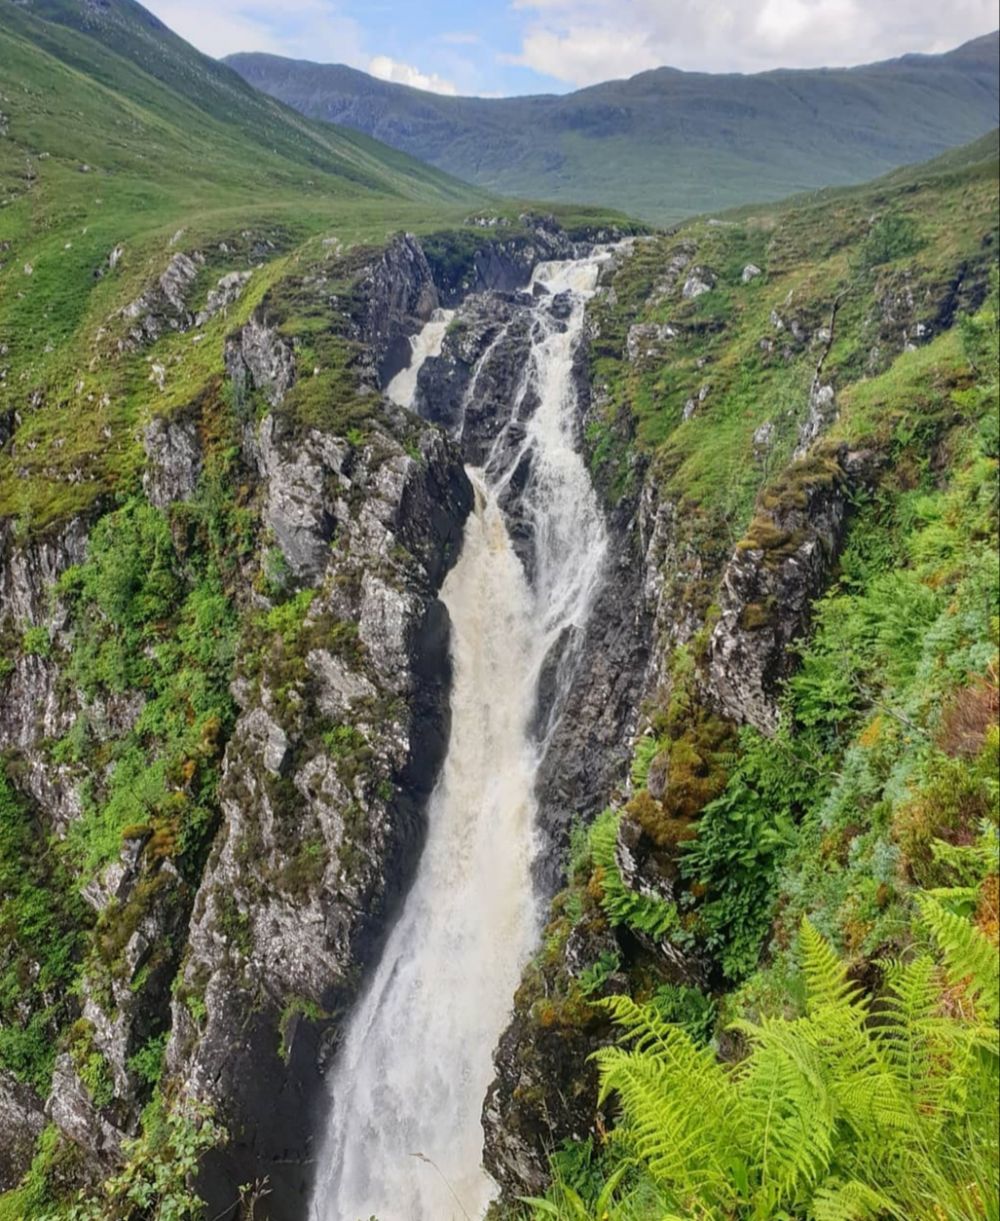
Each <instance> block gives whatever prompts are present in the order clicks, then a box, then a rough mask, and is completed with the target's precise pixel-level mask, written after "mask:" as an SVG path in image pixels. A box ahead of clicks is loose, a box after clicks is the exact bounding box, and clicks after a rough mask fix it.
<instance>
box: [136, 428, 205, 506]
mask: <svg viewBox="0 0 1000 1221" xmlns="http://www.w3.org/2000/svg"><path fill="white" fill-rule="evenodd" d="M143 445H144V446H145V450H146V469H145V471H144V472H143V476H142V486H143V490H144V491H145V493H146V496H147V497H148V499H149V503H150V504H152V505H155V507H156V508H158V509H165V508H167V506H168V505H171V504H173V503H174V502H175V501H177V500H189V499H190V498H191V496H193V495H194V490H195V488H196V487H197V486H198V479H199V477H200V476H201V468H202V457H201V446H200V445H199V442H198V429H197V424H196V422H195V421H194V420H191V419H186V420H185V419H179V420H165V419H162V418H161V417H156V418H155V419H153V420H151V421H150V422H149V424H147V425H146V428H145V430H144V431H143Z"/></svg>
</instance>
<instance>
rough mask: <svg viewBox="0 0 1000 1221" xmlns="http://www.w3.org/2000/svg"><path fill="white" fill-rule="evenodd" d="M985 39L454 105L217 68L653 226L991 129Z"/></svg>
mask: <svg viewBox="0 0 1000 1221" xmlns="http://www.w3.org/2000/svg"><path fill="white" fill-rule="evenodd" d="M997 37H998V36H997V35H996V34H993V35H989V36H987V37H984V38H980V39H977V40H975V41H974V42H970V43H967V44H966V45H964V46H962V47H959V48H958V49H957V50H955V51H952V52H950V53H949V54H946V55H933V56H923V55H908V56H904V57H903V58H902V59H898V60H891V61H888V62H885V63H877V64H871V65H867V66H864V67H859V68H850V69H820V70H808V71H774V72H766V73H761V74H759V75H754V76H742V75H709V74H706V73H694V72H678V71H675V70H673V69H670V68H660V69H657V70H655V71H652V72H644V73H641V74H640V75H638V76H635V77H632V78H631V79H630V80H624V81H609V82H607V83H605V84H601V85H595V86H593V87H592V88H589V89H583V90H580V91H579V92H576V93H571V94H568V95H566V96H564V97H555V96H539V97H522V98H503V99H489V98H455V97H442V96H439V95H437V94H432V93H424V92H421V91H419V90H415V89H410V88H408V87H406V86H403V85H396V84H391V83H387V82H385V81H381V80H376V79H374V78H373V77H370V76H367V75H366V74H365V73H363V72H358V71H356V70H355V69H353V68H347V67H344V66H343V65H335V64H334V65H322V64H314V63H308V62H302V61H294V60H288V59H281V58H280V57H277V56H272V55H261V54H246V55H234V56H231V57H229V59H228V61H227V62H229V63H230V64H231V65H232V66H233V67H234V68H235V69H236V70H237V71H238V72H239V73H240V74H241V75H243V76H244V77H245V78H246V79H247V80H248V81H249V82H250V83H251V84H253V85H255V86H256V87H257V88H258V89H261V90H263V91H264V92H266V93H269V94H271V95H273V96H274V97H277V98H280V99H281V100H282V101H284V102H287V103H288V104H289V105H291V106H294V107H295V108H296V109H297V110H300V111H301V112H302V113H303V114H308V115H311V116H313V117H314V118H319V119H326V120H330V121H332V122H338V123H345V124H347V125H349V126H351V127H355V128H358V129H359V130H361V131H366V132H368V133H370V134H371V135H374V136H377V137H378V138H379V139H380V140H384V141H385V142H386V143H387V144H392V145H394V146H395V147H397V148H401V149H405V150H406V151H407V152H410V153H413V154H414V155H415V156H417V157H420V158H421V159H422V160H424V161H428V162H430V163H431V164H432V165H437V166H440V167H441V168H442V169H445V170H448V171H449V172H450V173H453V174H457V175H458V176H460V177H461V178H464V179H466V180H467V181H469V182H476V183H478V184H480V185H481V186H483V187H485V188H487V189H489V190H495V191H499V192H502V193H505V194H509V195H520V196H528V197H537V198H545V199H564V200H565V199H574V200H578V201H583V202H589V203H599V204H605V205H612V204H613V205H614V206H616V207H619V208H623V209H624V210H626V211H630V212H632V213H634V214H635V215H638V216H642V217H644V218H645V219H646V220H649V221H652V222H654V223H658V224H663V223H667V222H671V221H675V220H677V219H678V218H679V217H682V216H686V215H691V214H693V213H698V212H704V211H710V210H719V209H724V208H728V207H732V206H734V205H738V204H741V203H750V202H755V201H757V202H759V201H762V200H773V199H778V198H781V197H783V196H786V195H790V194H792V193H794V192H797V191H802V190H806V189H809V188H813V187H821V186H829V185H835V184H845V183H850V182H862V181H864V180H866V179H870V178H873V177H875V176H876V175H878V174H882V173H885V171H887V170H889V169H892V168H893V167H895V166H899V165H903V164H907V163H911V162H916V161H921V160H925V159H927V158H929V157H933V156H934V155H936V154H937V153H940V152H942V151H944V150H945V149H947V148H948V147H950V146H953V145H958V144H963V143H965V142H967V141H970V140H973V139H975V138H976V137H977V136H980V135H982V134H983V133H984V132H985V131H988V130H989V129H990V128H992V127H994V126H996V121H997V84H998V68H997Z"/></svg>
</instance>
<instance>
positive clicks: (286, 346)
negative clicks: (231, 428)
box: [225, 313, 295, 412]
mask: <svg viewBox="0 0 1000 1221" xmlns="http://www.w3.org/2000/svg"><path fill="white" fill-rule="evenodd" d="M225 361H226V372H227V373H228V374H229V379H230V382H231V383H232V387H233V397H234V400H235V403H236V407H237V412H240V410H241V408H242V406H243V404H244V403H245V401H246V397H247V395H248V393H249V392H250V391H251V390H259V391H260V392H261V394H262V395H263V397H264V399H265V401H266V402H267V404H268V405H269V406H270V407H277V406H279V405H280V404H281V402H282V400H283V399H284V397H285V395H286V394H287V393H288V391H289V390H290V389H291V388H292V386H293V385H294V384H295V357H294V355H293V354H292V348H291V344H290V343H288V342H287V340H285V339H283V338H282V337H281V336H280V335H279V334H278V331H277V329H276V328H275V327H274V326H272V325H269V323H268V322H267V321H266V320H265V318H264V317H263V315H262V314H260V313H257V314H255V315H254V316H253V317H252V318H251V319H250V321H249V322H247V324H246V325H245V326H243V327H241V328H240V329H239V331H238V332H237V333H236V335H234V336H231V337H230V338H229V339H228V340H227V341H226V352H225Z"/></svg>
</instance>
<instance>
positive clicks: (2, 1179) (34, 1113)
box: [0, 1072, 45, 1192]
mask: <svg viewBox="0 0 1000 1221" xmlns="http://www.w3.org/2000/svg"><path fill="white" fill-rule="evenodd" d="M44 1127H45V1112H44V1111H43V1110H42V1108H41V1105H40V1103H39V1100H38V1097H37V1095H36V1094H35V1093H34V1091H33V1090H31V1089H29V1088H28V1087H27V1086H25V1085H21V1084H20V1083H19V1082H18V1081H15V1080H14V1078H13V1077H12V1076H10V1074H8V1073H6V1072H0V1192H4V1191H10V1190H11V1188H13V1187H16V1186H17V1185H18V1183H19V1182H20V1181H21V1177H22V1175H24V1174H25V1173H26V1171H27V1169H28V1167H29V1166H30V1165H31V1159H32V1157H33V1155H34V1152H35V1141H36V1140H37V1139H38V1137H39V1135H40V1134H41V1131H42V1129H43V1128H44Z"/></svg>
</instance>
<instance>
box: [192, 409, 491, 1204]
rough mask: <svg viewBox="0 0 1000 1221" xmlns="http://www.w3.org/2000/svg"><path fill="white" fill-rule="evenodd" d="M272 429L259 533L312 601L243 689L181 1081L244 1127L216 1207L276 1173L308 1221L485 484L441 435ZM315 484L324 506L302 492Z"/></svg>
mask: <svg viewBox="0 0 1000 1221" xmlns="http://www.w3.org/2000/svg"><path fill="white" fill-rule="evenodd" d="M401 423H402V421H401ZM262 433H263V434H266V436H264V437H263V439H262V443H261V450H262V452H263V453H264V455H265V470H266V473H267V478H268V483H269V487H270V490H269V491H268V494H267V499H266V509H265V513H266V520H267V522H268V525H269V526H270V529H271V531H272V533H273V537H274V540H275V544H276V545H277V546H278V547H279V548H280V549H281V551H282V553H283V555H284V557H285V560H286V562H287V563H288V565H289V568H290V569H292V571H293V572H294V573H295V574H296V577H297V579H298V581H299V583H300V584H302V585H304V586H306V587H308V588H310V589H313V590H315V594H314V596H313V598H312V600H311V601H310V602H309V605H308V611H307V612H306V613H305V615H304V617H303V620H302V622H301V624H300V625H298V627H297V629H296V632H295V637H296V638H295V640H294V641H293V640H292V638H291V636H289V635H287V634H286V636H285V638H284V639H281V640H272V641H262V642H261V646H260V649H261V652H260V654H259V660H258V661H257V662H256V663H255V665H253V666H251V665H246V664H245V665H244V667H243V671H242V673H241V674H240V676H239V677H238V679H237V684H236V690H237V693H238V696H239V700H240V703H241V705H242V713H241V716H240V718H239V720H238V722H237V725H236V729H235V731H234V733H233V736H232V739H231V741H230V743H229V745H228V747H227V750H226V755H225V761H224V764H223V775H222V783H221V787H220V797H221V805H222V816H223V825H222V829H221V832H220V834H219V836H218V838H217V840H216V844H215V848H214V850H213V853H212V857H211V860H210V861H209V864H208V867H207V869H206V872H205V876H204V878H203V880H202V883H201V887H200V889H199V892H198V896H197V899H196V902H195V907H194V915H193V918H192V922H191V927H190V931H189V934H188V942H187V944H188V949H187V956H186V961H185V965H184V969H183V972H182V975H181V979H180V983H179V987H178V988H177V990H176V998H175V1001H174V1004H173V1013H172V1029H171V1038H170V1044H169V1048H168V1069H169V1072H170V1074H171V1076H172V1077H173V1078H174V1079H176V1080H177V1081H179V1082H181V1083H183V1087H184V1089H185V1090H187V1091H188V1092H190V1093H192V1094H193V1095H195V1096H196V1097H199V1098H201V1099H203V1100H205V1101H208V1102H210V1103H212V1104H213V1105H215V1106H216V1107H217V1108H218V1111H219V1113H220V1116H221V1117H222V1118H223V1120H224V1121H225V1122H227V1123H229V1125H230V1126H231V1129H232V1135H233V1139H232V1140H231V1142H230V1144H229V1146H228V1147H227V1149H226V1150H225V1151H224V1152H223V1153H221V1154H219V1155H218V1157H216V1158H213V1159H211V1160H210V1162H209V1164H208V1167H207V1169H206V1176H205V1184H204V1188H205V1193H206V1195H207V1198H208V1200H209V1205H210V1211H213V1210H215V1211H217V1210H218V1209H220V1208H224V1207H226V1206H228V1205H229V1204H230V1203H231V1201H232V1199H233V1198H234V1196H235V1189H236V1186H237V1185H238V1184H239V1183H241V1182H244V1181H246V1180H247V1179H250V1178H253V1177H255V1176H256V1177H260V1176H262V1175H264V1174H267V1175H269V1176H270V1177H271V1180H272V1183H273V1184H274V1185H275V1187H276V1190H275V1193H274V1196H273V1205H272V1206H271V1207H272V1213H271V1215H273V1216H274V1217H285V1216H287V1217H298V1216H300V1215H301V1210H302V1207H303V1203H302V1200H303V1193H304V1192H305V1191H306V1189H307V1185H308V1182H309V1178H310V1170H309V1149H310V1140H311V1138H312V1137H313V1135H314V1133H315V1131H316V1128H317V1125H318V1108H319V1106H320V1104H321V1101H322V1100H321V1098H320V1097H319V1093H320V1091H321V1078H320V1077H318V1076H317V1072H316V1066H317V1062H319V1063H320V1064H321V1065H322V1063H323V1062H324V1060H325V1057H326V1056H328V1054H329V1051H330V1050H331V1046H332V1040H333V1039H334V1038H335V1034H336V1029H337V1027H336V1024H335V1022H334V1015H336V1014H339V1013H340V1012H341V1011H342V1010H343V1008H344V1006H345V1005H346V1004H347V1003H349V1001H350V999H351V998H352V997H353V995H354V993H355V991H356V989H357V986H358V981H359V979H360V977H361V975H362V973H363V971H364V969H365V967H366V966H367V965H368V964H369V963H370V962H371V961H372V960H373V958H374V955H375V953H376V950H377V947H378V945H379V941H380V938H381V935H382V933H383V931H384V929H385V927H386V921H387V918H388V916H389V913H390V912H391V911H392V909H393V907H394V905H395V903H396V902H397V901H398V899H399V897H400V895H401V894H402V892H403V891H404V889H405V886H406V883H407V881H408V878H409V876H410V872H411V870H412V867H413V865H414V862H415V859H416V856H417V848H418V846H419V844H420V842H421V839H422V834H423V815H422V807H423V802H424V800H425V799H426V797H427V795H428V794H429V792H430V789H431V787H432V785H433V782H434V779H435V776H436V773H437V769H438V766H439V764H440V762H441V759H442V757H443V753H444V747H445V743H446V740H447V729H448V725H447V694H448V654H447V645H448V625H447V616H446V613H445V612H444V610H443V607H442V606H441V604H440V603H439V602H438V601H437V599H436V592H437V589H438V587H439V585H440V582H441V580H442V579H443V577H444V575H445V572H446V570H447V566H448V563H449V557H454V556H455V555H456V554H457V552H458V544H459V541H460V537H461V530H462V525H463V521H464V517H465V515H466V513H467V512H468V511H469V508H470V505H471V489H470V487H469V485H468V482H467V481H466V479H465V476H464V473H463V472H462V469H461V464H460V461H459V459H458V456H457V454H456V453H455V451H454V450H453V449H452V448H451V447H450V446H449V445H448V443H447V442H446V441H445V440H444V439H443V438H442V436H441V435H440V434H439V433H438V432H436V431H435V430H432V429H425V430H424V431H423V432H422V433H421V434H420V437H419V442H418V454H412V453H408V452H406V451H404V450H403V448H402V447H401V446H400V445H399V443H398V442H395V441H394V440H393V439H392V437H391V436H390V435H388V434H382V435H378V436H376V437H374V438H373V439H372V441H371V443H370V444H369V445H368V446H366V447H365V448H364V449H362V450H357V449H356V448H352V447H350V446H348V445H346V444H345V443H343V442H341V441H338V440H337V439H336V438H331V437H328V436H325V435H322V434H317V433H309V434H307V435H306V436H305V437H304V438H300V437H295V436H293V435H291V434H289V433H287V432H286V431H284V430H283V428H282V427H281V425H280V424H279V422H278V421H277V420H275V419H270V420H268V421H266V422H265V426H264V429H263V430H262ZM418 455H419V456H418ZM310 481H314V482H311V483H310ZM307 486H308V490H309V495H310V504H309V512H305V511H304V503H303V501H302V500H301V499H299V498H298V496H297V492H298V491H302V492H304V491H305V490H306V488H307ZM275 488H278V489H280V492H279V493H275V491H274V489H275ZM334 532H335V535H336V546H335V547H331V545H330V543H331V538H332V537H333V535H334Z"/></svg>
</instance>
